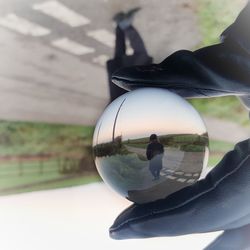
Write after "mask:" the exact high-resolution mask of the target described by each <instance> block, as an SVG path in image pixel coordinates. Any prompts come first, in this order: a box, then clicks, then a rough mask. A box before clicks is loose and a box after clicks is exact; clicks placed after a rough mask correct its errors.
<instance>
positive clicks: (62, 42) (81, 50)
mask: <svg viewBox="0 0 250 250" xmlns="http://www.w3.org/2000/svg"><path fill="white" fill-rule="evenodd" d="M51 44H52V45H53V46H55V47H57V48H59V49H62V50H64V51H67V52H69V53H71V54H74V55H77V56H80V55H85V54H89V53H93V52H95V49H94V48H90V47H87V46H84V45H82V44H80V43H77V42H74V41H72V40H70V39H69V38H67V37H63V38H60V39H57V40H54V41H52V43H51Z"/></svg>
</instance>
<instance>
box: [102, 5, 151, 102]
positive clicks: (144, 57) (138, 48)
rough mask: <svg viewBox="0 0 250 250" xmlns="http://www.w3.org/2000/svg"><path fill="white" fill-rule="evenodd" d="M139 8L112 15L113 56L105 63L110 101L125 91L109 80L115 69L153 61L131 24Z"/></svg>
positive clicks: (147, 63)
mask: <svg viewBox="0 0 250 250" xmlns="http://www.w3.org/2000/svg"><path fill="white" fill-rule="evenodd" d="M139 10H140V8H134V9H131V10H130V11H128V12H127V13H124V12H119V13H117V14H116V15H115V16H114V17H113V20H114V21H115V22H116V31H115V34H116V42H115V53H114V58H113V59H110V60H108V61H107V63H106V67H107V72H108V81H109V92H110V102H112V101H113V100H115V99H116V98H117V97H119V96H121V95H123V94H125V93H127V91H126V90H124V89H121V88H119V87H118V86H116V85H115V84H114V83H113V82H112V81H111V77H112V74H113V73H114V72H115V71H116V70H118V69H120V68H123V67H127V66H135V65H149V64H151V63H152V61H153V59H152V57H150V56H149V55H148V53H147V51H146V48H145V45H144V43H143V40H142V38H141V36H140V35H139V33H138V32H137V30H136V29H135V28H134V27H133V25H132V21H133V17H134V14H135V13H136V12H138V11H139ZM126 38H127V39H128V40H129V42H130V45H131V47H132V49H133V54H132V55H127V54H126Z"/></svg>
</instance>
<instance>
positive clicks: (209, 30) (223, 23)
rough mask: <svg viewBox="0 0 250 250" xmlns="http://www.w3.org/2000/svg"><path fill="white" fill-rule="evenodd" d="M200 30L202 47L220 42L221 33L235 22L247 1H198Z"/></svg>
mask: <svg viewBox="0 0 250 250" xmlns="http://www.w3.org/2000/svg"><path fill="white" fill-rule="evenodd" d="M196 2H197V10H198V11H197V14H198V21H199V28H200V32H201V35H202V41H201V44H200V47H203V46H208V45H211V44H215V43H218V42H219V39H220V35H221V33H222V32H223V31H224V30H225V29H226V28H227V27H228V26H229V25H230V24H232V23H233V22H234V20H235V19H236V17H237V16H238V15H239V13H240V11H241V10H242V9H243V7H244V6H245V4H246V2H247V1H246V0H234V1H232V0H219V1H218V0H196Z"/></svg>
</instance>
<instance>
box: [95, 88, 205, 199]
mask: <svg viewBox="0 0 250 250" xmlns="http://www.w3.org/2000/svg"><path fill="white" fill-rule="evenodd" d="M93 151H94V157H95V164H96V166H97V170H98V172H99V174H100V176H101V177H102V179H103V180H104V182H105V183H107V184H108V185H109V186H110V187H112V188H113V189H114V190H115V191H116V192H118V193H119V194H121V195H122V196H124V197H126V198H127V199H129V200H131V201H133V202H136V203H140V204H141V203H148V202H152V201H156V200H159V199H163V198H165V197H167V196H168V195H170V194H172V193H174V192H176V191H178V190H180V189H182V188H184V187H186V186H188V185H192V184H193V183H195V182H196V181H197V180H198V179H199V178H200V176H201V173H202V171H203V170H204V168H205V167H206V164H207V159H208V134H207V129H206V127H205V125H204V122H203V120H202V119H201V117H200V115H199V113H198V112H197V111H196V110H195V109H194V108H193V107H192V106H191V105H190V104H189V103H188V102H187V101H186V100H184V99H183V98H181V97H180V96H178V95H176V94H174V93H171V92H169V91H167V90H164V89H156V88H144V89H138V90H135V91H132V92H129V93H126V94H124V95H122V96H120V97H119V98H117V99H116V100H115V101H114V102H112V103H111V104H110V105H108V106H107V108H106V109H105V111H104V113H103V114H102V116H101V117H100V119H99V121H98V122H97V124H96V128H95V132H94V137H93Z"/></svg>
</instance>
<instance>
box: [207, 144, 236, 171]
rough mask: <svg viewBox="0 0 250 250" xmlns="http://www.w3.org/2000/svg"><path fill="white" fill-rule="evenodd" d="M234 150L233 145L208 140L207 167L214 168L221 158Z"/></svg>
mask: <svg viewBox="0 0 250 250" xmlns="http://www.w3.org/2000/svg"><path fill="white" fill-rule="evenodd" d="M233 148H234V144H233V143H229V142H224V141H218V140H210V142H209V151H210V152H209V153H210V154H209V160H208V166H209V167H214V166H216V165H217V164H218V163H219V162H220V161H221V159H222V158H223V156H224V155H225V154H226V153H227V152H229V151H231V150H232V149H233Z"/></svg>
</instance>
